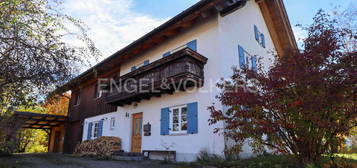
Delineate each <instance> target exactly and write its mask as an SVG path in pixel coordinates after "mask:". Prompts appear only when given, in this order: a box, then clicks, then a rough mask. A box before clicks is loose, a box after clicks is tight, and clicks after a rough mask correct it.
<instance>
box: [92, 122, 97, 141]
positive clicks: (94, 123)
mask: <svg viewBox="0 0 357 168" xmlns="http://www.w3.org/2000/svg"><path fill="white" fill-rule="evenodd" d="M92 123H93V126H92V135H93V136H92V138H98V133H99V121H95V122H92Z"/></svg>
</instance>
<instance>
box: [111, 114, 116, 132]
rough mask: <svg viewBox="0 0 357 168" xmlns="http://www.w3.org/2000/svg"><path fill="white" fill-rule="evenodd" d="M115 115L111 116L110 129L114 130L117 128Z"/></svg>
mask: <svg viewBox="0 0 357 168" xmlns="http://www.w3.org/2000/svg"><path fill="white" fill-rule="evenodd" d="M115 122H116V121H115V117H112V118H110V130H114V129H115V124H116V123H115Z"/></svg>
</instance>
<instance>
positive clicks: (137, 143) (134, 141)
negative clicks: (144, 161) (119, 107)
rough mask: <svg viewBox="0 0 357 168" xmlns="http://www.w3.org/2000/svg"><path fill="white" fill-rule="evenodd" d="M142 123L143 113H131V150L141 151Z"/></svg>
mask: <svg viewBox="0 0 357 168" xmlns="http://www.w3.org/2000/svg"><path fill="white" fill-rule="evenodd" d="M142 123H143V113H136V114H133V123H132V128H133V129H132V135H131V152H139V153H140V152H141V132H142Z"/></svg>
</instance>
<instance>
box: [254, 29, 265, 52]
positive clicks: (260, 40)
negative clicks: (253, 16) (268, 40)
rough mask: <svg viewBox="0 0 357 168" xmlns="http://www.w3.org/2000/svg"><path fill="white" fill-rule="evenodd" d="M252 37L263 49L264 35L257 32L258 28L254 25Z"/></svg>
mask: <svg viewBox="0 0 357 168" xmlns="http://www.w3.org/2000/svg"><path fill="white" fill-rule="evenodd" d="M254 36H255V40H256V41H257V42H258V43H259V44H260V46H262V47H263V48H265V37H264V34H263V33H261V32H260V31H259V30H258V27H257V26H256V25H254Z"/></svg>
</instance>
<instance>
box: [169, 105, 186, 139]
mask: <svg viewBox="0 0 357 168" xmlns="http://www.w3.org/2000/svg"><path fill="white" fill-rule="evenodd" d="M182 108H186V125H187V124H188V121H187V120H188V118H187V115H188V114H187V113H188V109H187V105H180V106H174V107H171V108H170V115H169V117H170V119H169V121H170V125H169V130H170V131H169V133H170V134H187V126H188V125H187V126H186V130H181V129H182ZM174 109H179V115H178V117H179V127H178V128H179V130H178V131H173V113H174Z"/></svg>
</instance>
